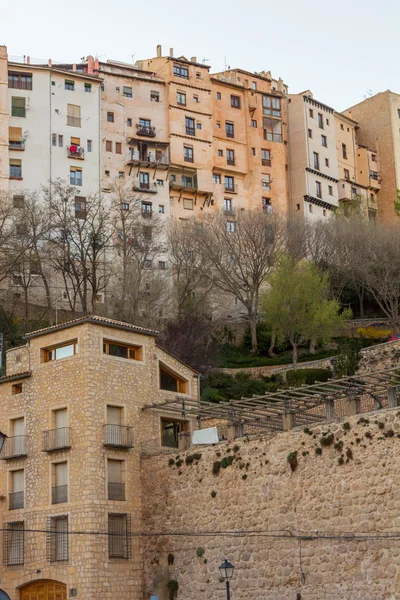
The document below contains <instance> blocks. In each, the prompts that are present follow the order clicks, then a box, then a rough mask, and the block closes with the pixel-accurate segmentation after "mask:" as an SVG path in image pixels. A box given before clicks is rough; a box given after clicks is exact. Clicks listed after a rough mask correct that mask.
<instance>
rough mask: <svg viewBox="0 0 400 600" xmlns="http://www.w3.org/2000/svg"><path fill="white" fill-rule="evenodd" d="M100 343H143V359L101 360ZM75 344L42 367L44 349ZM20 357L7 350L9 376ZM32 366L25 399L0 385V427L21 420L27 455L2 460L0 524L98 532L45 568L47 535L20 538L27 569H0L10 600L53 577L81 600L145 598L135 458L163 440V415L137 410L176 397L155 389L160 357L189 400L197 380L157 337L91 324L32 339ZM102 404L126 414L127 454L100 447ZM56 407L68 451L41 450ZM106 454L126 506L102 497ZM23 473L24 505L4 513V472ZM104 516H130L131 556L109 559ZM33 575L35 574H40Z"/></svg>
mask: <svg viewBox="0 0 400 600" xmlns="http://www.w3.org/2000/svg"><path fill="white" fill-rule="evenodd" d="M103 339H107V340H110V339H111V340H116V341H120V342H127V343H130V344H136V345H139V346H141V347H142V360H141V361H128V360H126V359H123V358H116V357H112V356H108V355H105V354H103V347H102V345H103ZM71 340H78V343H79V351H78V354H76V355H75V356H73V357H70V358H65V359H61V360H58V361H55V362H50V363H43V362H42V351H43V348H46V347H49V346H52V345H54V344H59V343H61V342H66V341H71ZM23 351H24V349H22V352H23ZM19 352H21V349H17V350H15V351H13V352H9V353H8V356H10V360H9V369H10V373H11V372H13V371H14V370H15V356H16V355H17V354H18V353H19ZM26 352H27V350H25V353H26ZM29 360H30V369H31V371H32V376H31V377H30V378H28V379H24V380H23V388H22V393H21V394H17V395H12V393H11V386H12V383H7V382H5V383H2V385H0V423H1V424H2V429H4V430H5V433H7V434H8V435H12V431H11V420H12V419H15V418H20V417H24V418H25V425H26V435H27V436H28V437H27V457H26V458H17V459H11V460H7V461H1V464H0V477H1V483H2V485H1V493H4V495H5V500H4V501H3V502H2V512H3V518H2V520H3V524H4V523H8V522H13V521H19V520H24V524H25V528H27V529H39V530H41V531H43V530H45V529H46V527H47V522H48V521H47V520H48V518H49V516H51V515H58V514H68V516H69V529H70V530H71V531H81V532H90V531H92V532H97V535H89V534H85V535H71V536H70V538H69V545H70V548H69V561H68V562H67V563H52V564H50V563H49V562H48V560H47V558H46V535H45V534H44V533H26V536H25V563H24V565H23V566H14V567H3V568H2V588H3V589H4V590H5V591H6V592H7V593H8V594H9V595H10V598H11V600H17V599H18V597H19V596H18V590H17V588H18V586H21V585H23V584H26V583H28V582H30V581H31V580H32V579H45V578H49V579H56V580H58V581H61V582H63V583H66V584H67V589H70V588H77V590H78V598H91V599H92V600H100V599H110V600H111V598H113V599H114V598H116V597H121V598H122V597H124V598H127V599H128V598H129V599H132V600H142V598H143V595H142V571H141V569H142V560H143V556H142V547H141V543H140V540H139V538H138V537H135V533H136V534H137V533H138V532H139V531H141V530H142V520H141V510H142V497H141V481H140V455H141V448H142V443H145V442H147V441H149V440H158V443H160V414H159V413H156V412H143V411H142V407H143V406H144V405H145V404H151V403H155V402H160V401H163V400H165V399H167V398H171V397H174V396H176V394H173V393H171V392H165V391H162V390H160V387H159V376H158V369H159V363H160V361H161V362H162V363H163V364H165V365H166V366H168V367H169V368H170V369H172V370H174V371H176V372H178V373H179V374H180V375H181V376H182V377H184V378H186V379H187V380H188V385H189V389H188V395H191V396H193V397H194V398H197V395H198V389H197V385H198V379H197V376H196V375H194V373H193V371H192V370H191V369H189V368H188V367H186V366H185V365H183V364H182V363H179V361H177V360H176V359H174V358H173V357H172V356H170V355H169V354H167V353H166V352H164V351H163V350H162V349H160V348H159V347H157V346H156V344H155V339H154V337H153V336H149V335H143V334H140V333H134V332H131V331H124V330H120V329H115V328H110V327H105V326H102V325H99V324H91V323H85V324H80V325H79V326H75V327H71V328H68V329H61V330H58V331H54V332H52V333H48V334H45V335H42V336H39V337H34V338H32V339H31V340H30V347H29ZM19 364H20V363H19ZM18 370H20V369H19V368H18ZM21 370H22V369H21ZM10 373H8V374H10ZM182 397H186V396H185V395H182ZM108 404H110V405H116V406H119V407H121V408H122V409H123V423H124V424H125V425H127V426H131V427H133V439H134V448H133V449H130V450H124V449H122V450H121V449H114V448H108V447H105V446H104V445H103V442H104V431H103V430H104V424H105V423H106V422H107V421H106V407H107V405H108ZM57 408H67V411H68V426H69V427H70V428H71V448H70V449H69V450H60V451H56V452H53V453H47V452H43V451H42V435H43V431H46V430H50V429H53V428H54V422H53V417H52V411H53V410H54V409H57ZM164 415H165V416H167V415H168V412H166V413H164ZM108 458H114V459H120V460H124V461H125V463H124V468H123V470H124V471H125V473H126V476H125V493H126V500H125V501H112V500H108V496H107V459H108ZM63 460H66V461H67V462H68V473H69V475H68V502H66V503H61V504H51V485H52V480H51V469H52V467H51V465H52V463H54V462H57V461H63ZM19 468H23V469H24V470H25V490H26V492H25V494H26V496H25V508H24V509H20V510H8V508H9V505H8V494H9V493H10V491H11V490H10V477H11V476H10V471H12V470H13V469H19ZM110 512H112V513H115V512H117V513H127V514H129V515H130V516H131V521H132V532H133V534H134V537H133V538H132V559H130V560H128V561H126V560H109V558H108V537H107V529H108V513H110ZM37 569H39V571H40V572H39V573H37V574H36V570H37Z"/></svg>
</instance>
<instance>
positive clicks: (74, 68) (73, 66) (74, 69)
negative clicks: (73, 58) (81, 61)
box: [72, 63, 76, 71]
mask: <svg viewBox="0 0 400 600" xmlns="http://www.w3.org/2000/svg"><path fill="white" fill-rule="evenodd" d="M72 70H73V71H76V63H74V64H73V65H72Z"/></svg>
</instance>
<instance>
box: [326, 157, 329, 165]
mask: <svg viewBox="0 0 400 600" xmlns="http://www.w3.org/2000/svg"><path fill="white" fill-rule="evenodd" d="M325 166H326V167H329V158H326V159H325Z"/></svg>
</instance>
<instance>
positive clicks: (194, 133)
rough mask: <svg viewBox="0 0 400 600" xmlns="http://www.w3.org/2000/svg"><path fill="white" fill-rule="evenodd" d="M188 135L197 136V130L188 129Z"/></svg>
mask: <svg viewBox="0 0 400 600" xmlns="http://www.w3.org/2000/svg"><path fill="white" fill-rule="evenodd" d="M186 135H194V136H195V135H196V130H195V128H194V127H186Z"/></svg>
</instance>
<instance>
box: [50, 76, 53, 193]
mask: <svg viewBox="0 0 400 600" xmlns="http://www.w3.org/2000/svg"><path fill="white" fill-rule="evenodd" d="M51 88H52V85H51V70H50V71H49V110H50V117H49V128H50V132H49V144H50V161H49V163H50V164H49V181H50V200H51V199H52V188H53V140H52V136H53V133H52V122H53V121H52V117H53V114H52V113H53V104H52V98H51Z"/></svg>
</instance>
